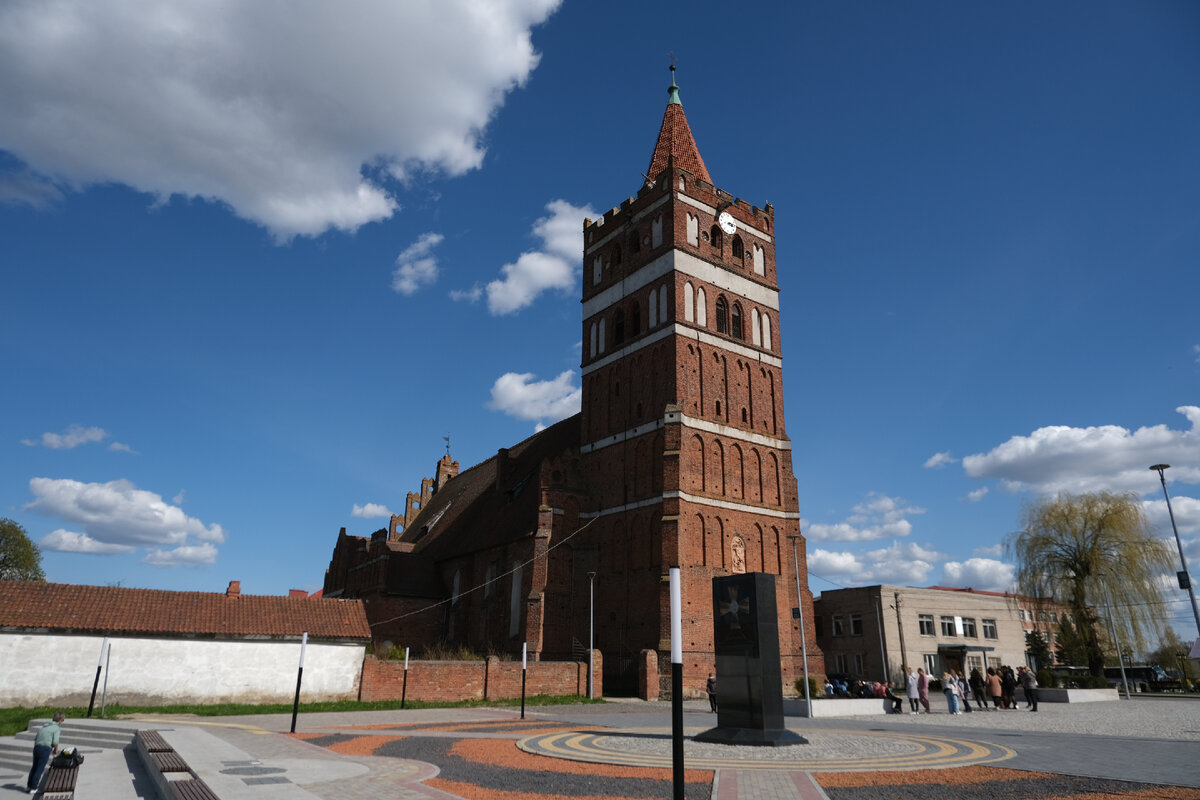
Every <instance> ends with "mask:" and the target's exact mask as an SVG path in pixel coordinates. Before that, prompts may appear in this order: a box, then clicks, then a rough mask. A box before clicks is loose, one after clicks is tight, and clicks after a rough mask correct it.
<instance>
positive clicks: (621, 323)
mask: <svg viewBox="0 0 1200 800" xmlns="http://www.w3.org/2000/svg"><path fill="white" fill-rule="evenodd" d="M623 341H625V312H624V311H622V310H621V309H619V308H618V309H617V311H616V313H615V314H613V347H616V346H617V345H619V344H621V342H623Z"/></svg>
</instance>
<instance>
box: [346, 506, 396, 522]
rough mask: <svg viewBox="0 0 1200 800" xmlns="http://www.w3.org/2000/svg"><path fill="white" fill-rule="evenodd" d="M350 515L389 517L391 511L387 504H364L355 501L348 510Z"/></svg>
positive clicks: (368, 517)
mask: <svg viewBox="0 0 1200 800" xmlns="http://www.w3.org/2000/svg"><path fill="white" fill-rule="evenodd" d="M350 516H352V517H362V518H363V519H372V518H374V517H391V516H392V512H391V511H390V510H389V509H388V507H387V506H382V505H380V504H378V503H367V504H366V505H365V506H360V505H359V504H358V503H355V504H354V508H352V509H351V510H350Z"/></svg>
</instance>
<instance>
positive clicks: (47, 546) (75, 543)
mask: <svg viewBox="0 0 1200 800" xmlns="http://www.w3.org/2000/svg"><path fill="white" fill-rule="evenodd" d="M40 544H41V547H42V549H43V550H55V551H57V552H60V553H91V554H93V555H100V556H111V555H115V554H117V553H132V552H133V551H134V550H136V549H137V548H136V547H134V546H133V545H129V544H111V543H107V542H98V541H96V540H95V539H93V538H92V537H90V536H88V535H87V534H86V533H77V532H75V531H68V530H63V529H62V528H59V529H58V530H56V531H53V532H51V533H48V534H46V535H45V536H43V537H42V541H41V542H40Z"/></svg>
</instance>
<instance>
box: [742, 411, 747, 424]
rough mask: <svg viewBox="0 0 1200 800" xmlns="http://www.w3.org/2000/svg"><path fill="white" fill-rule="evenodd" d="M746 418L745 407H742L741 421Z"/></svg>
mask: <svg viewBox="0 0 1200 800" xmlns="http://www.w3.org/2000/svg"><path fill="white" fill-rule="evenodd" d="M746 419H747V417H746V409H745V408H743V409H742V422H745V421H746Z"/></svg>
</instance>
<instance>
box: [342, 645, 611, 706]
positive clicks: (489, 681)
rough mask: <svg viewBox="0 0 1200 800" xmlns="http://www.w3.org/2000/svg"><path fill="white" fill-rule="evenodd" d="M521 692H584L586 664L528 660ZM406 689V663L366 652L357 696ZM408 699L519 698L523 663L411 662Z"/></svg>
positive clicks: (392, 694)
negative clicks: (382, 658)
mask: <svg viewBox="0 0 1200 800" xmlns="http://www.w3.org/2000/svg"><path fill="white" fill-rule="evenodd" d="M602 674H603V664H602V660H601V656H600V653H599V652H597V653H596V686H595V693H596V697H601V696H603V691H604V686H603V681H602V679H601V677H600V676H601V675H602ZM525 679H526V686H525V695H526V696H527V697H529V696H532V695H537V694H545V695H553V696H565V695H577V696H579V697H586V696H587V663H586V662H578V663H577V662H573V661H535V662H529V664H528V669H527V674H526V676H525ZM403 692H404V662H403V661H381V660H379V659H377V658H375V657H374V656H367V657H366V659H365V661H364V662H363V674H362V688H361V690H360V694H359V699H360V700H362V701H364V702H372V701H376V700H399V699H400V697H401V694H402V693H403ZM404 696H405V697H406V698H407V699H409V700H426V701H438V700H446V701H453V700H485V699H489V700H494V699H498V698H510V697H520V696H521V662H520V661H501V660H500V659H498V658H495V657H492V658H488V659H487V660H486V661H411V660H410V661H409V662H408V691H407V692H406V693H404Z"/></svg>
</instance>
